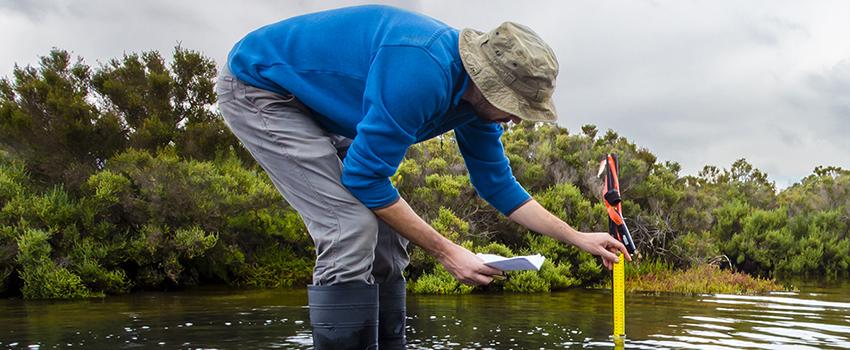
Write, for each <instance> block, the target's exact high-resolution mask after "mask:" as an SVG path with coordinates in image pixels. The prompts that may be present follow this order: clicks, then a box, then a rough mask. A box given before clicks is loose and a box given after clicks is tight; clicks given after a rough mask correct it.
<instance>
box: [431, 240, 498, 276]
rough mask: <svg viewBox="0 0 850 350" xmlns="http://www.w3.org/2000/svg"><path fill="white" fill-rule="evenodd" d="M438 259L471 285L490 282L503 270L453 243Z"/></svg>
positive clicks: (453, 273) (453, 274)
mask: <svg viewBox="0 0 850 350" xmlns="http://www.w3.org/2000/svg"><path fill="white" fill-rule="evenodd" d="M437 261H439V262H440V264H443V266H444V267H445V268H446V270H448V271H449V273H451V274H452V276H454V278H455V279H456V280H458V281H460V282H461V283H463V284H468V285H471V286H477V285H485V284H490V282H492V281H493V276H495V275H501V274H502V271H500V270H499V269H495V268H492V267H490V266H487V265H484V261H483V260H481V258H479V257H478V256H476V255H475V254H472V252H470V251H469V250H468V249H466V248H464V247H462V246H459V245H457V244H451V245H450V246H449V247H448V249H447V250H446V251H445V252H443V253H442V254H440V255H439V256H437Z"/></svg>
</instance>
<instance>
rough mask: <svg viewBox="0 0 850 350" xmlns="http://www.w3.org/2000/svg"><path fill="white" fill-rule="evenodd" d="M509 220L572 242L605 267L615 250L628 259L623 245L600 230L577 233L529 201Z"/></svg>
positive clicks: (614, 254) (560, 239) (611, 262)
mask: <svg viewBox="0 0 850 350" xmlns="http://www.w3.org/2000/svg"><path fill="white" fill-rule="evenodd" d="M510 218H511V220H513V221H515V222H517V223H519V224H521V225H523V226H525V227H527V228H529V229H531V230H532V231H537V232H540V233H542V234H544V235H547V236H549V237H552V238H554V239H557V240H559V241H561V242H565V243H572V244H573V245H575V246H577V247H579V248H581V249H582V250H584V251H586V252H588V253H590V254H593V255H597V256H601V257H602V264H604V265H605V267H606V268H608V269H609V270H610V269H611V267H612V266H613V265H614V264H615V263H616V262H617V260H618V259H617V252H623V255H625V257H626V259H628V260H629V261H631V260H632V257H631V255H629V252H628V251H627V250H626V247H625V246H624V245H623V244H622V243H620V242H619V241H617V240H616V239H614V238H613V237H611V236H610V235H609V234H607V233H604V232H591V233H586V232H579V231H576V230H575V229H573V228H572V227H570V225H567V223H566V222H563V221H561V219H558V217H556V216H555V215H552V213H550V212H549V211H548V210H546V208H543V206H541V205H540V203H537V201H535V200H533V199H532V200H530V201H528V202H526V203H525V204H523V205H522V206H520V207H519V208H517V209H516V210H514V212H513V213H512V214H511V215H510Z"/></svg>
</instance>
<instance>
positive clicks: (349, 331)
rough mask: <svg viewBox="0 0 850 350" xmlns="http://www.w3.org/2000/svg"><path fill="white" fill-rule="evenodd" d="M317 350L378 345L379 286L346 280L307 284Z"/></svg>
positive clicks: (374, 347) (367, 347)
mask: <svg viewBox="0 0 850 350" xmlns="http://www.w3.org/2000/svg"><path fill="white" fill-rule="evenodd" d="M307 298H308V300H309V304H310V324H311V325H312V326H313V347H314V348H315V349H316V350H343V349H345V350H347V349H351V350H355V349H356V350H363V349H371V350H374V349H377V348H378V286H377V285H369V284H366V283H345V284H335V285H330V286H309V287H307Z"/></svg>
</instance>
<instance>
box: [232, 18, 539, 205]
mask: <svg viewBox="0 0 850 350" xmlns="http://www.w3.org/2000/svg"><path fill="white" fill-rule="evenodd" d="M458 34H459V32H458V30H456V29H454V28H451V27H449V26H447V25H445V24H443V23H441V22H439V21H437V20H435V19H433V18H430V17H427V16H424V15H420V14H416V13H412V12H408V11H404V10H401V9H397V8H393V7H387V6H358V7H349V8H343V9H337V10H331V11H324V12H318V13H313V14H308V15H303V16H298V17H293V18H290V19H286V20H284V21H281V22H277V23H273V24H270V25H267V26H265V27H262V28H259V29H257V30H255V31H253V32H251V33H249V34H248V35H247V36H245V37H244V38H243V39H242V40H240V41H239V42H238V43H236V45H235V46H234V47H233V49H232V50H231V52H230V55H229V57H228V64H229V68H230V70H231V72H232V73H233V74H234V75H235V76H236V77H237V78H238V79H240V80H242V81H244V82H245V83H247V84H249V85H252V86H256V87H259V88H262V89H266V90H269V91H274V92H278V93H286V92H290V93H292V94H294V95H295V96H297V97H298V99H300V100H301V101H302V102H303V103H304V104H306V105H307V106H309V107H310V108H312V109H313V110H315V111H316V112H317V114H318V115H317V116H316V118H317V120H318V122H319V123H320V124H321V125H322V126H323V127H325V128H326V129H327V130H329V131H330V132H333V133H336V134H339V135H343V136H346V137H350V138H352V139H353V140H354V141H353V143H352V144H351V147H350V148H349V150H348V154H347V155H346V157H345V159H344V160H343V170H342V179H341V181H342V183H343V184H344V185H345V186H346V187H347V188H348V189H349V191H350V192H351V193H352V194H353V195H354V196H355V197H356V198H357V199H359V200H360V201H361V202H363V204H364V205H366V206H367V207H369V208H373V209H374V208H381V207H385V206H388V205H390V204H392V203H394V202H395V201H396V200H398V197H399V196H398V191H397V190H396V189H395V187H393V185H392V183H391V182H390V180H389V177H390V176H392V175H393V174H395V172H396V169H397V168H398V166H399V164H400V163H401V160H402V158H403V157H404V154H405V153H406V151H407V149H408V147H410V146H411V145H413V144H415V143H418V142H422V141H425V140H428V139H430V138H433V137H435V136H437V135H440V134H442V133H445V132H447V131H449V130H454V131H455V135H456V139H457V143H458V146H459V148H460V152H461V154H462V155H463V158H464V162H465V163H466V167H467V169H468V171H469V176H470V181H471V182H472V185H473V186H474V187H475V189H476V191H477V192H478V194H479V195H480V196H481V197H482V198H484V199H485V200H486V201H488V202H489V203H490V204H491V205H493V206H494V207H495V208H496V209H498V210H499V211H501V212H502V213H505V214H507V213H509V212H511V211H512V210H513V209H515V208H517V207H518V206H519V205H521V204H523V203H525V202H526V201H527V200H528V199H529V198H530V196H529V195H528V193H527V192H526V191H525V190H524V189H523V188H522V186H520V184H519V183H517V181H516V178H514V176H513V174H512V173H511V168H510V164H509V163H508V159H507V158H506V157H505V153H504V149H503V147H502V143H501V141H500V137H501V135H502V132H503V130H502V127H501V125H500V124H498V123H493V122H490V121H487V120H484V119H481V118H479V117H478V116H477V115H476V114H475V112H474V111H473V110H472V107H471V106H470V105H469V103H467V102H465V101H462V100H461V96H462V95H463V92H464V91H465V89H466V87H467V85H468V84H469V76H468V75H467V73H466V71H465V70H464V68H463V64H462V62H461V59H460V55H459V52H458Z"/></svg>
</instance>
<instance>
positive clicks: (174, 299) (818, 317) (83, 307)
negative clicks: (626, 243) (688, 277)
mask: <svg viewBox="0 0 850 350" xmlns="http://www.w3.org/2000/svg"><path fill="white" fill-rule="evenodd" d="M848 287H850V283H844V284H843V285H838V286H832V287H829V288H818V287H816V286H809V287H806V286H803V287H801V289H802V290H803V291H804V292H801V293H775V294H771V295H770V296H738V295H701V296H680V295H640V294H633V295H628V296H627V301H626V303H627V314H626V318H627V322H626V332H627V334H628V339H627V340H626V344H625V349H719V350H720V349H722V350H726V349H741V348H749V349H850V293H848V290H850V289H848ZM304 305H306V293H305V292H304V291H303V290H283V291H280V290H278V291H275V290H254V291H229V290H221V289H208V290H196V291H192V292H179V293H144V294H136V295H130V296H125V297H110V298H106V299H94V300H85V301H71V302H62V301H27V302H23V301H21V300H0V349H5V348H12V349H57V348H86V349H115V348H193V349H197V348H203V349H232V348H273V349H309V348H311V347H312V341H311V338H310V329H309V321H308V319H307V314H308V310H307V308H306V307H305V306H304ZM408 307H409V319H408V329H407V334H408V338H409V339H410V347H409V348H410V349H541V348H542V349H556V348H590V349H612V348H615V347H614V343H613V341H612V340H611V337H610V333H611V294H610V293H609V292H608V291H605V290H581V289H576V290H570V291H567V292H560V293H552V294H538V295H522V294H505V295H466V296H410V297H409V301H408ZM617 349H619V347H617Z"/></svg>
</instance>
